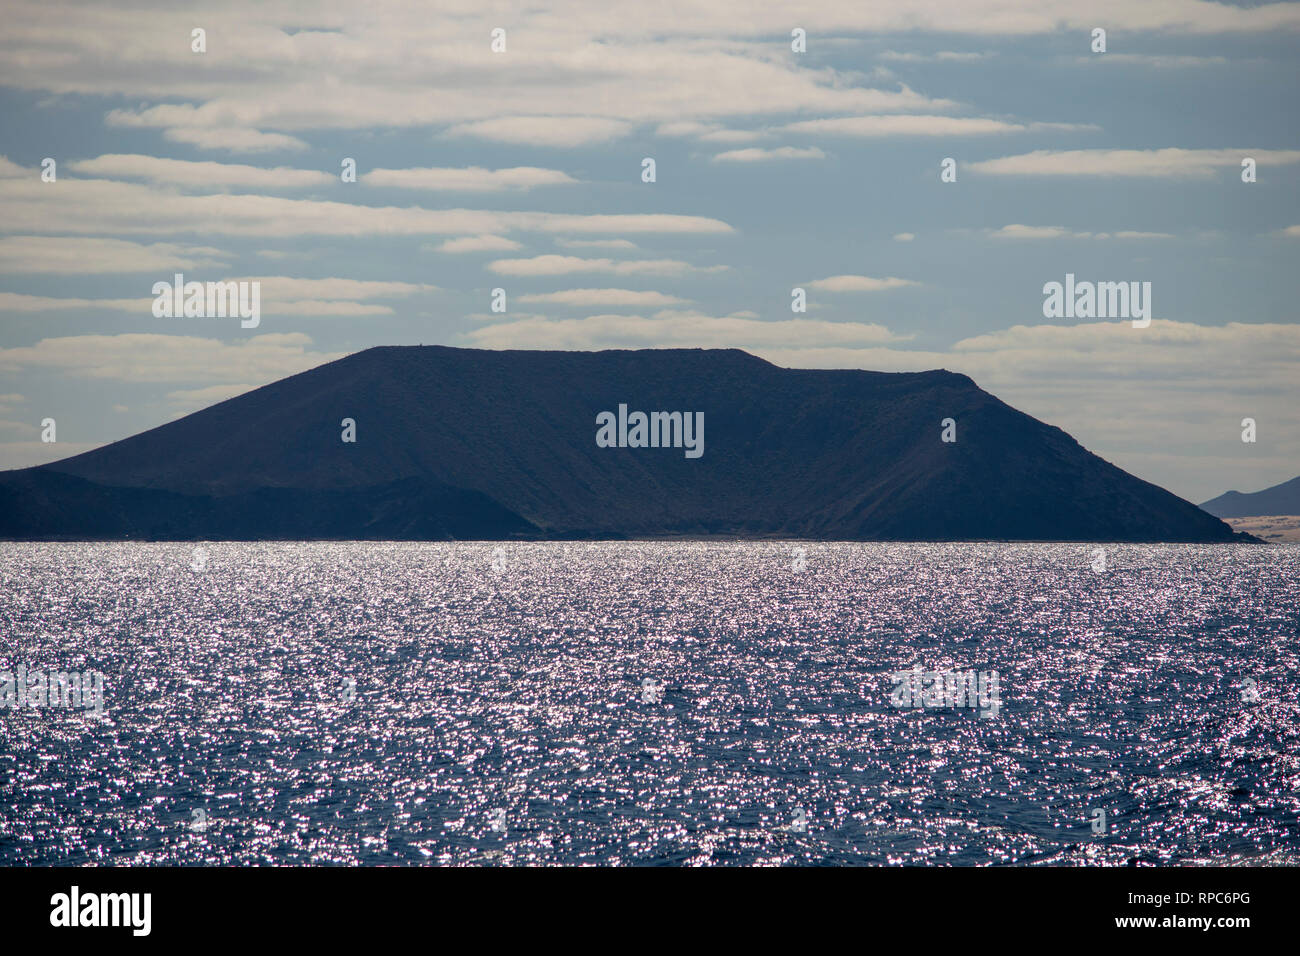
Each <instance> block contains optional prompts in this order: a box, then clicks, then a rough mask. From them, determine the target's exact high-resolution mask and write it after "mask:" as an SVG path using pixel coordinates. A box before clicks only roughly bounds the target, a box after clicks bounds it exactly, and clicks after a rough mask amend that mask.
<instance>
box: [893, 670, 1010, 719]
mask: <svg viewBox="0 0 1300 956" xmlns="http://www.w3.org/2000/svg"><path fill="white" fill-rule="evenodd" d="M889 676H890V679H891V680H892V681H893V682H894V689H893V691H891V692H890V695H889V703H890V704H891V705H892V706H894V707H898V708H900V709H903V708H908V707H913V708H916V709H918V710H919V709H922V708H924V709H926V710H944V709H947V708H952V707H970V708H972V709H978V710H979V711H980V717H996V716H997V715H998V709H999V708H1000V707H1001V706H1002V698H1001V697H1000V696H999V694H1000V685H999V681H998V672H997V671H927V670H922V669H921V666H920V665H919V664H918V665H916V666H915V667H913V668H912V669H911V670H906V671H894V672H893V673H892V674H890V675H889Z"/></svg>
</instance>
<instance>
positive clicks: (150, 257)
mask: <svg viewBox="0 0 1300 956" xmlns="http://www.w3.org/2000/svg"><path fill="white" fill-rule="evenodd" d="M228 258H229V254H228V253H223V252H222V251H221V250H220V249H213V248H211V247H209V246H185V245H176V244H173V243H169V242H155V243H152V244H151V245H143V244H141V243H138V242H130V241H128V240H125V239H101V238H82V237H74V236H6V237H4V238H0V272H18V273H23V274H33V273H58V274H65V275H67V274H71V275H76V274H81V275H89V274H97V275H102V274H108V273H121V272H159V273H163V272H172V271H175V270H184V269H210V268H216V269H224V268H226V264H225V262H224V260H226V259H228Z"/></svg>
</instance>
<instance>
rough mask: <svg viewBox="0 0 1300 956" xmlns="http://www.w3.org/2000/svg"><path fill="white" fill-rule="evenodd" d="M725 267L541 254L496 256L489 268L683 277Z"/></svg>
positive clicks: (503, 271)
mask: <svg viewBox="0 0 1300 956" xmlns="http://www.w3.org/2000/svg"><path fill="white" fill-rule="evenodd" d="M726 268H727V267H726V266H693V265H691V264H690V263H689V262H681V261H679V260H677V259H625V260H618V259H582V258H579V257H578V256H556V255H544V256H533V257H532V258H531V259H498V260H496V261H495V262H491V263H488V269H490V270H491V271H493V272H495V273H497V274H498V275H507V276H561V275H572V274H574V273H579V272H605V273H609V274H611V275H620V276H630V275H649V276H685V275H690V274H692V273H700V272H703V273H708V272H722V271H724V270H725V269H726Z"/></svg>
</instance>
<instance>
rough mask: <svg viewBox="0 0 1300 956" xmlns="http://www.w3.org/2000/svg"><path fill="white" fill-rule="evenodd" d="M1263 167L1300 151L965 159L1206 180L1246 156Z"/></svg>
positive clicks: (1003, 168)
mask: <svg viewBox="0 0 1300 956" xmlns="http://www.w3.org/2000/svg"><path fill="white" fill-rule="evenodd" d="M1247 156H1249V157H1252V158H1253V159H1254V160H1255V161H1256V163H1258V164H1259V165H1260V166H1261V167H1263V166H1284V165H1290V164H1292V163H1297V162H1300V150H1276V149H1177V148H1169V149H1070V150H1050V149H1039V150H1035V151H1034V152H1032V153H1022V154H1020V155H1018V156H1004V157H1002V158H1001V159H986V160H982V161H979V162H973V163H967V164H966V169H967V170H970V171H971V172H976V173H985V174H987V175H991V176H1146V177H1159V178H1162V179H1206V178H1209V177H1212V176H1213V175H1214V174H1215V173H1216V172H1220V171H1222V170H1223V169H1225V168H1228V167H1231V168H1235V169H1238V170H1239V169H1240V168H1241V161H1242V159H1244V158H1245V157H1247Z"/></svg>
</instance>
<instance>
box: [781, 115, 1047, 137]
mask: <svg viewBox="0 0 1300 956" xmlns="http://www.w3.org/2000/svg"><path fill="white" fill-rule="evenodd" d="M1028 128H1029V127H1028V126H1025V125H1024V124H1021V123H1008V122H1006V121H1005V120H996V119H984V118H982V117H960V116H918V115H905V114H888V115H884V116H839V117H835V118H832V119H815V120H802V121H800V122H797V123H790V124H789V125H787V126H784V127H782V128H781V129H782V131H783V132H786V133H795V134H801V135H810V134H821V135H826V136H861V137H875V136H989V135H993V134H998V133H1021V132H1024V131H1025V130H1027V129H1028Z"/></svg>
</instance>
